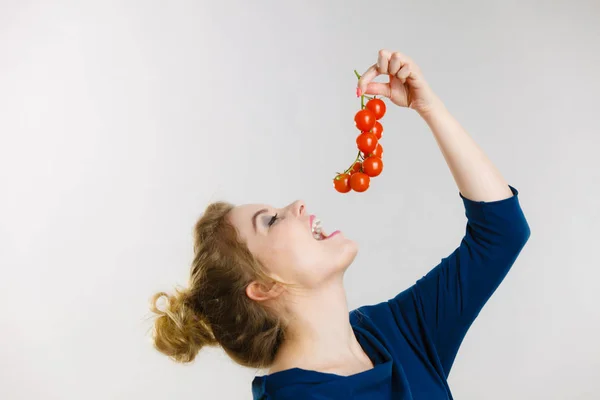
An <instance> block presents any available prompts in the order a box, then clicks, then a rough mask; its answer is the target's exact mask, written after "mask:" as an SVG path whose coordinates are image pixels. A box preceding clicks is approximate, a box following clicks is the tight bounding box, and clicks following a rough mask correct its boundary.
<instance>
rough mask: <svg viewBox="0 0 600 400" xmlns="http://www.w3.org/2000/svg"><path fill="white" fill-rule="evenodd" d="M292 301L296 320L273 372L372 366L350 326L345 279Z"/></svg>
mask: <svg viewBox="0 0 600 400" xmlns="http://www.w3.org/2000/svg"><path fill="white" fill-rule="evenodd" d="M290 295H291V296H292V294H290ZM288 300H289V301H287V308H286V312H287V313H289V314H290V315H291V316H292V318H290V320H291V321H290V322H289V325H288V328H287V333H286V339H285V341H284V342H283V343H282V345H281V347H280V348H279V351H278V352H277V356H276V358H275V363H274V366H273V368H271V371H272V372H274V371H275V370H283V369H288V368H293V367H299V368H304V369H321V370H325V369H328V368H336V367H337V366H340V365H349V364H350V365H358V364H363V365H364V364H366V363H370V360H369V359H368V357H367V355H366V354H365V352H364V350H363V349H362V347H361V346H360V343H358V340H357V339H356V336H355V335H354V331H353V330H352V326H351V325H350V316H349V310H348V303H347V299H346V291H345V289H344V286H343V282H342V278H340V279H339V280H337V281H335V282H331V283H329V284H328V285H327V286H325V287H320V288H319V289H318V290H314V291H310V292H308V291H306V292H302V293H294V294H293V298H290V299H288Z"/></svg>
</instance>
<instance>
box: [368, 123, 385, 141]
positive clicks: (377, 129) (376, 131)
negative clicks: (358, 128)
mask: <svg viewBox="0 0 600 400" xmlns="http://www.w3.org/2000/svg"><path fill="white" fill-rule="evenodd" d="M371 133H372V134H374V135H375V136H377V140H379V139H381V134H382V133H383V125H381V122H379V121H375V125H373V129H371Z"/></svg>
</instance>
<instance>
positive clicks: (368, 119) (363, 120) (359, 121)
mask: <svg viewBox="0 0 600 400" xmlns="http://www.w3.org/2000/svg"><path fill="white" fill-rule="evenodd" d="M375 121H376V118H375V114H373V112H372V111H371V110H367V109H366V108H365V109H363V110H360V111H359V112H357V113H356V115H355V116H354V122H355V123H356V127H357V128H358V129H359V130H361V131H366V132H368V131H370V130H371V129H373V126H374V125H375Z"/></svg>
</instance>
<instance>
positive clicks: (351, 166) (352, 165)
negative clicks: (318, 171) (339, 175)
mask: <svg viewBox="0 0 600 400" xmlns="http://www.w3.org/2000/svg"><path fill="white" fill-rule="evenodd" d="M358 161H360V150H359V151H358V154H356V159H355V160H354V161H353V162H352V164H350V168H348V169H347V170H345V171H344V172H343V174H347V173H348V171H350V170H351V169H352V168H354V164H356V163H357V162H358Z"/></svg>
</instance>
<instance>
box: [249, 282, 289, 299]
mask: <svg viewBox="0 0 600 400" xmlns="http://www.w3.org/2000/svg"><path fill="white" fill-rule="evenodd" d="M283 290H284V288H283V287H282V286H281V285H279V284H278V283H277V282H274V283H273V284H272V285H271V287H268V286H267V285H265V284H264V283H260V282H257V281H253V282H251V283H250V284H249V285H248V286H246V295H247V296H248V297H250V298H251V299H252V300H255V301H265V300H269V299H274V298H276V297H278V296H279V295H280V294H281V293H282V292H283Z"/></svg>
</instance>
